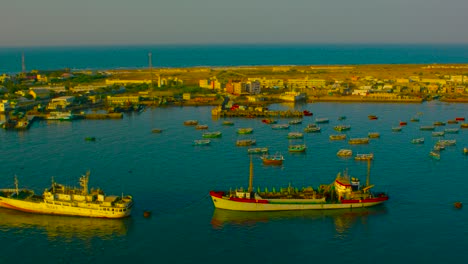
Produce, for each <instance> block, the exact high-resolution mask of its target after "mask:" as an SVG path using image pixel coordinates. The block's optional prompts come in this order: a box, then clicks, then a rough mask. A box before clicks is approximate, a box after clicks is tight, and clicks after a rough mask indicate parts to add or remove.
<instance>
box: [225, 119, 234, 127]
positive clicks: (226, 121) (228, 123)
mask: <svg viewBox="0 0 468 264" xmlns="http://www.w3.org/2000/svg"><path fill="white" fill-rule="evenodd" d="M233 125H234V122H232V121H229V120H225V121H223V126H233Z"/></svg>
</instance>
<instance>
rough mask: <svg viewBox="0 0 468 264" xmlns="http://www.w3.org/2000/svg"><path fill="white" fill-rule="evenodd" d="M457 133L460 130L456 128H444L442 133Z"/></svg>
mask: <svg viewBox="0 0 468 264" xmlns="http://www.w3.org/2000/svg"><path fill="white" fill-rule="evenodd" d="M459 131H460V129H458V128H446V129H445V130H444V132H445V133H447V134H458V132H459Z"/></svg>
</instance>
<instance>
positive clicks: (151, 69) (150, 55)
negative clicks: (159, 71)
mask: <svg viewBox="0 0 468 264" xmlns="http://www.w3.org/2000/svg"><path fill="white" fill-rule="evenodd" d="M148 61H149V62H148V64H149V70H150V75H151V87H150V88H151V90H153V63H152V54H151V52H150V53H148Z"/></svg>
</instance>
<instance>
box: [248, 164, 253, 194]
mask: <svg viewBox="0 0 468 264" xmlns="http://www.w3.org/2000/svg"><path fill="white" fill-rule="evenodd" d="M252 185H253V163H252V155H251V156H250V174H249V189H248V192H249V193H251V192H252V189H253V187H252Z"/></svg>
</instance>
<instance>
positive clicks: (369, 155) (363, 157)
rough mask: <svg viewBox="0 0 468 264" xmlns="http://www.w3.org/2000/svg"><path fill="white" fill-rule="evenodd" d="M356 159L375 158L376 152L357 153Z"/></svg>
mask: <svg viewBox="0 0 468 264" xmlns="http://www.w3.org/2000/svg"><path fill="white" fill-rule="evenodd" d="M354 159H355V160H373V159H374V154H373V153H366V154H362V153H361V154H356V157H354Z"/></svg>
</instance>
